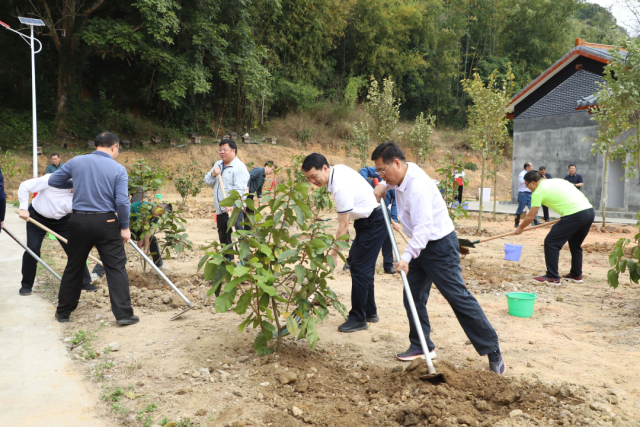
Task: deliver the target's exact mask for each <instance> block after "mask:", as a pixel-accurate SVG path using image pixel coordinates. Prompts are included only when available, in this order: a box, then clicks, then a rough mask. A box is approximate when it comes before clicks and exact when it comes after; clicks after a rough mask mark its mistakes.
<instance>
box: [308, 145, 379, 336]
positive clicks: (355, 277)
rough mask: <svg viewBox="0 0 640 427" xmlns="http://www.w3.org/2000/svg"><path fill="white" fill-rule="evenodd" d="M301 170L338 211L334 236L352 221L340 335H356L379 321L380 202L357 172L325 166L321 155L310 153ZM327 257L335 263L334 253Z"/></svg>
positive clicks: (341, 232)
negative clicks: (347, 307)
mask: <svg viewBox="0 0 640 427" xmlns="http://www.w3.org/2000/svg"><path fill="white" fill-rule="evenodd" d="M302 171H303V172H304V176H305V177H307V180H309V182H310V183H311V184H313V185H315V186H318V187H322V186H325V185H326V186H327V190H329V192H330V193H331V194H332V195H333V199H334V201H335V204H336V211H337V212H338V231H337V232H336V237H340V236H344V235H345V234H348V231H347V228H348V226H349V218H351V219H353V220H354V221H353V228H354V229H355V230H356V238H355V239H354V240H353V244H352V245H351V249H350V250H349V266H350V268H351V311H350V312H349V318H348V319H347V321H346V322H345V323H343V324H342V325H340V327H338V331H340V332H356V331H362V330H365V329H367V322H371V323H375V322H377V321H379V320H380V319H379V318H378V309H377V307H376V301H375V295H374V288H373V277H374V275H375V272H376V260H377V259H378V254H379V253H380V249H381V248H382V244H383V243H384V241H385V239H386V238H387V232H386V228H385V224H384V216H383V215H382V208H381V207H380V203H378V202H376V199H375V197H374V196H373V192H372V191H371V186H370V185H369V183H368V182H367V180H366V179H364V178H363V177H362V175H360V174H359V173H358V172H356V171H355V170H353V169H351V168H350V167H349V166H345V165H335V166H333V167H331V166H329V162H328V161H327V159H326V157H324V156H323V155H322V154H318V153H312V154H310V155H308V156H307V157H306V158H305V159H304V161H303V162H302ZM330 255H331V256H332V257H333V258H334V260H337V257H338V252H337V251H336V250H333V251H332V252H331V253H330Z"/></svg>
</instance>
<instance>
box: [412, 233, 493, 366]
mask: <svg viewBox="0 0 640 427" xmlns="http://www.w3.org/2000/svg"><path fill="white" fill-rule="evenodd" d="M407 279H408V281H409V288H410V289H411V295H412V296H413V301H414V303H415V305H416V310H417V312H418V317H419V319H420V323H421V326H422V331H423V332H424V336H425V339H426V341H427V346H428V347H429V351H431V350H433V349H434V348H435V347H436V346H435V344H434V343H433V342H432V341H431V339H430V338H429V335H430V333H431V324H430V323H429V315H428V313H427V301H428V300H429V292H430V290H431V284H432V283H433V284H435V285H436V287H437V288H438V290H439V291H440V293H441V294H442V296H443V297H444V299H446V300H447V302H448V303H449V305H450V306H451V308H452V309H453V312H454V313H455V315H456V317H457V318H458V322H460V326H462V329H463V330H464V332H465V334H467V337H468V338H469V340H470V341H471V344H473V346H474V347H475V349H476V351H477V352H478V354H480V355H481V356H484V355H486V354H489V353H492V352H494V351H496V350H499V349H500V346H499V344H498V335H497V334H496V331H495V330H494V329H493V327H492V326H491V324H490V323H489V320H488V319H487V316H485V314H484V311H482V308H481V307H480V304H478V301H477V300H476V299H475V297H474V296H473V295H471V293H470V292H469V291H468V290H467V288H466V286H465V285H464V281H463V280H462V269H461V268H460V253H459V251H458V236H457V235H456V232H455V231H452V232H451V234H449V235H448V236H445V237H443V238H442V239H440V240H432V241H430V242H429V243H427V247H426V248H424V249H423V250H422V252H420V255H418V257H417V258H414V259H412V260H411V262H410V263H409V274H408V275H407ZM404 307H405V309H406V310H407V316H409V341H410V342H411V347H410V349H411V350H422V347H421V345H420V338H419V337H418V330H417V329H416V325H415V323H414V322H413V316H412V315H411V308H410V307H409V301H408V299H407V294H406V292H405V293H404Z"/></svg>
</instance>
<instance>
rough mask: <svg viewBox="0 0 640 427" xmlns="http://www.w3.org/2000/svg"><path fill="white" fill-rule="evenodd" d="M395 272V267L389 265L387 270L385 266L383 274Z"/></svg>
mask: <svg viewBox="0 0 640 427" xmlns="http://www.w3.org/2000/svg"><path fill="white" fill-rule="evenodd" d="M396 273H397V271H396V269H395V268H394V267H391V268H390V269H388V270H387V269H386V268H385V269H384V274H396Z"/></svg>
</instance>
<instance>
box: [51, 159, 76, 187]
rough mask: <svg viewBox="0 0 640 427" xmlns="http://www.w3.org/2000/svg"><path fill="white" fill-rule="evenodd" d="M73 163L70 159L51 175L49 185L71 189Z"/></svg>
mask: <svg viewBox="0 0 640 427" xmlns="http://www.w3.org/2000/svg"><path fill="white" fill-rule="evenodd" d="M71 164H72V161H71V160H70V161H68V162H67V163H65V164H64V165H62V167H61V168H60V169H58V171H57V172H55V173H54V174H53V175H51V176H50V177H49V185H50V186H51V187H54V188H63V189H69V188H72V187H69V186H68V185H69V180H70V179H71V178H72V176H71Z"/></svg>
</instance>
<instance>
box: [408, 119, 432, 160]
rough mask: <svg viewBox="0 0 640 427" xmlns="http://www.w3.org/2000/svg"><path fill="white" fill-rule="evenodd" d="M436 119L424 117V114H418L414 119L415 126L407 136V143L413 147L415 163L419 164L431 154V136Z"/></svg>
mask: <svg viewBox="0 0 640 427" xmlns="http://www.w3.org/2000/svg"><path fill="white" fill-rule="evenodd" d="M435 122H436V118H435V116H432V115H427V116H426V117H425V115H424V113H420V115H419V116H418V117H416V124H415V125H414V126H413V128H412V129H411V133H410V134H409V142H410V143H411V146H412V147H413V150H414V152H415V155H416V163H420V161H421V160H422V159H426V158H427V157H428V156H429V154H431V153H432V152H433V147H432V146H431V135H432V134H433V127H434V126H435Z"/></svg>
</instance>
